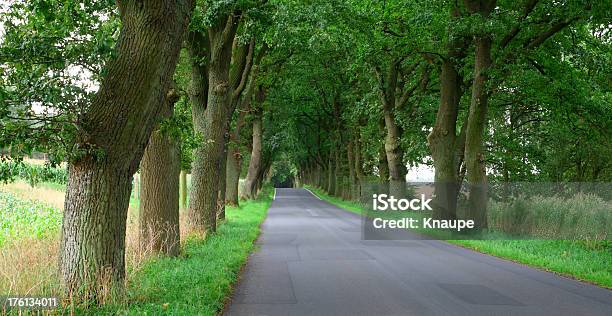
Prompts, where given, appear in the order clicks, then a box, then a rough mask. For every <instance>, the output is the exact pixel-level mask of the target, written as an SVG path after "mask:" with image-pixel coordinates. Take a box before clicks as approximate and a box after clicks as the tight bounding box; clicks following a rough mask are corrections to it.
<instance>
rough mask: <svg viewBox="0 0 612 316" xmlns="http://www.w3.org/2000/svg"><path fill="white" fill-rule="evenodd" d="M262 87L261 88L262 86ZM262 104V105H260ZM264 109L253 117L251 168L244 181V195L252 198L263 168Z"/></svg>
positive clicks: (259, 110) (258, 110)
mask: <svg viewBox="0 0 612 316" xmlns="http://www.w3.org/2000/svg"><path fill="white" fill-rule="evenodd" d="M260 89H261V88H260ZM259 106H261V105H259ZM261 125H262V110H261V109H260V108H259V109H257V111H256V113H255V115H254V118H253V146H252V150H251V160H250V161H249V169H248V172H247V177H246V180H245V181H244V189H243V191H242V196H243V197H244V198H248V199H252V198H254V197H255V195H256V193H257V191H256V190H257V178H258V176H259V173H260V169H262V161H261V158H262V157H261V155H262V147H261V146H262V143H261V142H262V127H261Z"/></svg>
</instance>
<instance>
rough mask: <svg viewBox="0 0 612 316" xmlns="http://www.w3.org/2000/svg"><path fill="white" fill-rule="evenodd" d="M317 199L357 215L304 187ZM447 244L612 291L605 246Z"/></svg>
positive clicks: (610, 257) (610, 252)
mask: <svg viewBox="0 0 612 316" xmlns="http://www.w3.org/2000/svg"><path fill="white" fill-rule="evenodd" d="M308 189H309V190H311V191H312V192H313V193H315V194H316V195H317V196H319V197H320V198H321V199H323V200H325V201H327V202H329V203H331V204H334V205H336V206H338V207H340V208H343V209H345V210H348V211H351V212H354V213H358V214H361V213H362V212H363V209H362V207H361V205H360V204H359V203H357V202H354V201H345V200H342V199H340V198H337V197H332V196H329V195H327V194H326V193H325V192H324V191H323V190H321V189H318V188H313V187H308ZM447 242H449V243H452V244H455V245H458V246H461V247H465V248H469V249H473V250H475V251H479V252H482V253H487V254H490V255H493V256H497V257H501V258H505V259H509V260H512V261H515V262H519V263H523V264H526V265H529V266H532V267H536V268H540V269H544V270H546V271H550V272H554V273H558V274H561V275H564V276H567V277H570V278H575V279H578V280H582V281H586V282H589V283H593V284H597V285H599V286H603V287H607V288H612V265H610V262H612V248H611V246H610V245H609V244H607V245H606V244H603V245H602V243H588V242H583V241H567V240H449V241H447Z"/></svg>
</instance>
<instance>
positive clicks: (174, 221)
mask: <svg viewBox="0 0 612 316" xmlns="http://www.w3.org/2000/svg"><path fill="white" fill-rule="evenodd" d="M177 100H178V94H177V93H176V91H174V89H171V90H170V91H169V93H168V98H167V100H166V106H165V108H164V109H163V113H162V116H161V119H167V118H169V116H170V115H171V113H172V110H173V107H174V103H175V102H176V101H177ZM162 126H163V125H162ZM179 147H180V144H179V142H178V140H177V139H176V136H175V135H171V133H170V131H169V130H168V128H165V130H164V129H163V128H160V126H159V125H158V127H157V128H156V129H155V130H154V131H153V133H152V134H151V137H150V139H149V143H148V144H147V147H146V149H145V152H144V155H143V157H142V161H141V162H140V186H141V189H140V214H139V224H140V228H139V229H140V240H139V242H140V247H141V251H144V252H153V253H163V254H166V255H170V256H177V255H178V254H179V250H180V249H179V248H180V233H179V174H180V172H181V157H180V148H179Z"/></svg>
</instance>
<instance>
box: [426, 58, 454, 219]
mask: <svg viewBox="0 0 612 316" xmlns="http://www.w3.org/2000/svg"><path fill="white" fill-rule="evenodd" d="M440 81H441V83H440V107H439V108H438V114H437V116H436V122H435V125H434V127H433V129H432V131H431V133H430V134H429V136H428V138H427V140H428V143H429V148H430V150H431V156H432V158H433V163H434V168H435V176H434V179H435V180H434V181H435V194H436V197H435V201H434V205H435V207H434V214H433V215H434V217H435V218H438V219H456V218H457V192H458V189H459V185H460V183H458V181H457V173H456V170H457V163H458V162H457V159H456V155H455V152H456V150H457V148H456V145H457V144H456V143H457V135H456V126H457V114H458V111H459V101H460V99H461V88H460V84H461V77H460V76H459V73H458V72H457V70H456V68H455V64H454V61H453V60H452V59H450V58H449V59H446V60H444V61H443V63H442V71H441V73H440Z"/></svg>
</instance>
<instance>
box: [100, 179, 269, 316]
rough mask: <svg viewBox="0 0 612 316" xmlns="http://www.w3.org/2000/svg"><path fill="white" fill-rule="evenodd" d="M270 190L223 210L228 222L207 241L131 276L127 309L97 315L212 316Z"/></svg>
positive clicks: (224, 299) (194, 243)
mask: <svg viewBox="0 0 612 316" xmlns="http://www.w3.org/2000/svg"><path fill="white" fill-rule="evenodd" d="M271 201H272V199H271V191H270V189H267V190H265V191H264V192H262V194H261V197H260V198H259V199H257V200H250V201H242V202H241V206H240V207H227V208H226V221H224V222H223V224H221V225H220V226H219V228H218V230H217V233H215V234H213V235H211V236H208V237H207V238H206V239H204V240H201V239H189V240H187V242H186V243H185V245H184V247H183V254H182V255H181V256H180V257H178V258H168V257H157V258H153V259H151V260H149V261H148V262H146V263H145V264H144V265H143V266H142V267H140V270H139V271H138V272H137V273H136V274H135V275H134V276H132V277H131V279H130V281H129V285H128V297H129V299H128V300H129V301H128V305H124V306H103V307H102V308H101V309H99V310H97V311H96V312H105V313H111V312H113V313H118V314H127V315H160V314H165V315H196V314H197V315H216V314H218V313H220V312H221V311H222V310H223V308H224V305H225V303H226V302H227V300H228V298H229V295H230V294H231V292H232V285H233V284H234V282H236V281H237V280H238V277H239V273H240V270H241V268H242V266H243V264H244V263H245V262H246V260H247V257H248V255H249V253H251V251H252V250H253V248H254V241H255V239H256V238H257V236H258V235H259V230H260V229H259V225H260V224H261V223H262V222H263V220H264V218H265V216H266V214H267V210H268V208H269V206H270V204H271Z"/></svg>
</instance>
